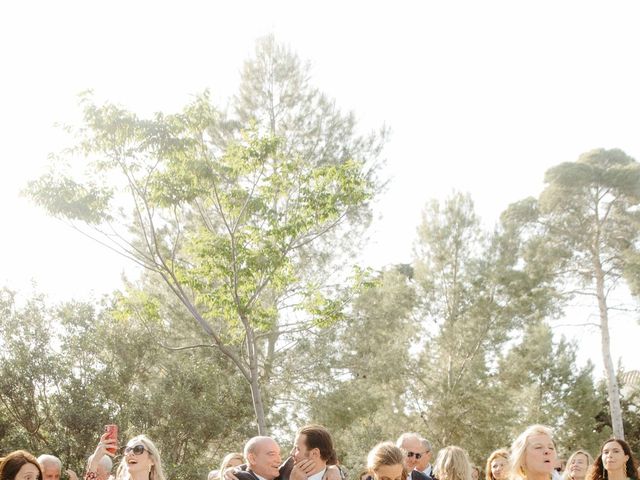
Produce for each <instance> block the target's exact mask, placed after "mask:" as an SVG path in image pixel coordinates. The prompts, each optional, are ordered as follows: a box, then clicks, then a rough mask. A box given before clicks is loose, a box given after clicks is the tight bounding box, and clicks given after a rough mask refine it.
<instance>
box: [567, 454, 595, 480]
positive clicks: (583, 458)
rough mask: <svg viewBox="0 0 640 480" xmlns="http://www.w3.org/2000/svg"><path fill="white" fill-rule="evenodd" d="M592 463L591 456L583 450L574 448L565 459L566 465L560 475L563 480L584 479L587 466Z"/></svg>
mask: <svg viewBox="0 0 640 480" xmlns="http://www.w3.org/2000/svg"><path fill="white" fill-rule="evenodd" d="M592 464H593V457H592V456H591V455H590V454H589V452H587V451H585V450H576V451H575V452H573V453H572V454H571V456H570V457H569V460H567V466H566V467H565V469H564V474H563V475H562V478H563V480H584V478H585V477H586V476H587V471H588V470H589V467H590V466H591V465H592Z"/></svg>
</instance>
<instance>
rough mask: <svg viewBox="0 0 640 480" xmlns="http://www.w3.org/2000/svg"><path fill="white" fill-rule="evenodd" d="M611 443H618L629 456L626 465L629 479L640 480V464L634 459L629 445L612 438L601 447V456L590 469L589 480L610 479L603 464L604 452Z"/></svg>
mask: <svg viewBox="0 0 640 480" xmlns="http://www.w3.org/2000/svg"><path fill="white" fill-rule="evenodd" d="M611 442H617V443H618V444H619V445H620V446H621V447H622V450H623V451H624V454H625V455H628V456H629V459H628V460H627V463H626V465H625V466H626V470H627V477H629V478H631V479H634V480H638V470H637V468H638V462H637V461H636V459H635V458H633V454H632V453H631V449H630V448H629V444H628V443H627V442H625V441H624V440H620V439H619V438H610V439H609V440H607V441H606V442H604V443H603V444H602V447H600V455H598V458H596V459H595V461H594V462H593V465H592V466H591V469H589V473H588V474H587V480H607V479H608V478H609V474H608V473H607V470H606V469H605V468H604V464H603V463H602V450H604V447H605V445H607V444H608V443H611Z"/></svg>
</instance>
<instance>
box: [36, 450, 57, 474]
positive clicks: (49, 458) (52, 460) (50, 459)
mask: <svg viewBox="0 0 640 480" xmlns="http://www.w3.org/2000/svg"><path fill="white" fill-rule="evenodd" d="M38 463H39V464H40V466H41V467H42V468H44V466H45V465H55V466H56V467H58V469H59V470H60V471H62V462H61V461H60V459H59V458H58V457H55V456H53V455H47V454H44V455H40V456H39V457H38Z"/></svg>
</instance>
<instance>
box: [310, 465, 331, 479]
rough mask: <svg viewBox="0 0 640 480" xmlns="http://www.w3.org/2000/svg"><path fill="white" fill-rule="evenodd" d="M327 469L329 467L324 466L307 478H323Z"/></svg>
mask: <svg viewBox="0 0 640 480" xmlns="http://www.w3.org/2000/svg"><path fill="white" fill-rule="evenodd" d="M326 471H327V467H325V468H323V469H322V470H320V471H319V472H318V473H314V474H313V475H311V476H310V477H307V480H322V478H323V477H324V474H325V472H326Z"/></svg>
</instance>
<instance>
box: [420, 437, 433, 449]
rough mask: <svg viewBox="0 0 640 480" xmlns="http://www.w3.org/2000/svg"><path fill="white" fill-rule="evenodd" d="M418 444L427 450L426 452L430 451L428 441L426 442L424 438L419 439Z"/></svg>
mask: <svg viewBox="0 0 640 480" xmlns="http://www.w3.org/2000/svg"><path fill="white" fill-rule="evenodd" d="M420 443H421V444H422V446H423V447H424V448H426V449H427V452H430V451H431V443H429V440H427V439H426V438H421V439H420Z"/></svg>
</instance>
